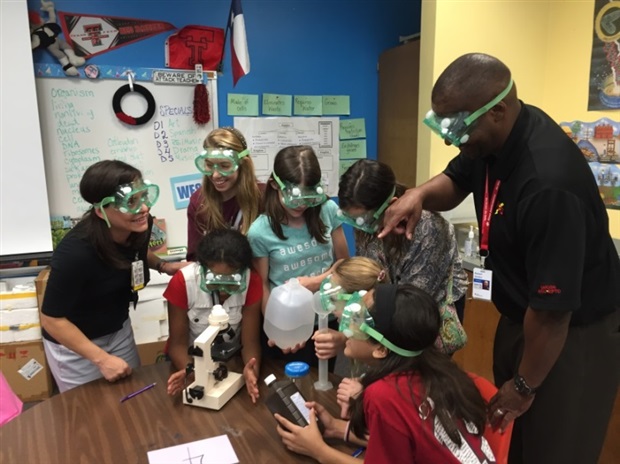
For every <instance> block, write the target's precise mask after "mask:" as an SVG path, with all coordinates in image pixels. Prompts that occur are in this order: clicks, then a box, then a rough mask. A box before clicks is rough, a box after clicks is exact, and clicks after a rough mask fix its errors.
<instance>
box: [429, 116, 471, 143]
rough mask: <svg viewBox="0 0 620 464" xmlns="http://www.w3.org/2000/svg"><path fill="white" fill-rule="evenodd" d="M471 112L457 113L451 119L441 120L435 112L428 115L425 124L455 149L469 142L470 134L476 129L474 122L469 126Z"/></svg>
mask: <svg viewBox="0 0 620 464" xmlns="http://www.w3.org/2000/svg"><path fill="white" fill-rule="evenodd" d="M469 116H470V113H469V112H463V113H457V114H454V115H451V116H450V117H444V118H441V117H439V116H437V115H436V114H435V112H434V111H433V110H430V111H429V112H428V113H426V117H425V118H424V124H426V125H427V126H428V127H430V129H431V130H432V131H433V132H434V133H435V134H437V135H439V137H441V138H442V139H444V140H447V141H448V142H450V143H451V144H452V145H454V146H455V147H459V146H461V144H463V143H467V141H468V140H469V133H470V132H471V131H472V129H473V128H474V125H475V124H474V122H475V121H472V122H471V123H470V124H467V122H466V121H467V119H468V118H469Z"/></svg>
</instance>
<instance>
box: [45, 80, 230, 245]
mask: <svg viewBox="0 0 620 464" xmlns="http://www.w3.org/2000/svg"><path fill="white" fill-rule="evenodd" d="M151 71H152V70H151ZM205 76H208V79H205V84H206V85H207V91H208V94H209V110H210V114H211V120H210V121H209V122H208V123H207V124H205V125H202V126H199V125H197V124H196V123H195V122H194V120H193V98H194V87H195V86H194V85H179V84H174V85H166V84H155V83H153V82H151V81H150V80H142V81H139V82H137V84H139V85H142V86H144V87H145V88H147V89H148V90H149V91H150V92H151V93H152V95H153V97H154V99H155V104H156V111H155V114H154V116H153V117H152V118H151V119H150V120H149V121H148V122H147V123H146V124H143V125H138V126H135V125H129V124H125V123H124V122H121V121H120V120H119V119H118V118H117V117H116V115H115V113H114V111H113V108H112V99H113V96H114V94H115V92H116V91H117V89H119V88H120V87H121V86H123V85H125V84H127V83H128V81H127V79H126V78H122V77H121V78H118V79H97V80H90V79H80V78H64V79H55V78H44V77H43V78H42V77H37V79H36V88H37V98H38V106H39V116H40V119H41V135H42V141H43V153H44V155H43V156H44V161H45V174H46V179H47V190H48V196H49V204H50V214H51V215H52V216H62V215H67V216H71V217H79V216H81V215H82V214H83V213H84V212H85V211H86V210H87V209H88V208H89V206H90V205H88V204H87V203H86V202H84V200H82V198H81V196H80V192H79V183H80V179H81V177H82V175H83V173H84V171H85V170H86V168H88V167H89V166H90V165H92V164H94V163H96V162H97V161H100V160H103V159H118V160H122V161H125V162H127V163H129V164H131V165H133V166H135V167H136V168H138V169H140V170H141V171H142V174H143V176H144V178H145V179H148V180H150V181H151V182H153V183H155V184H158V185H159V187H160V197H159V200H158V202H157V204H156V205H155V206H154V207H153V209H152V211H151V213H152V214H153V215H154V216H156V217H158V218H163V219H165V221H166V228H167V234H168V236H167V238H168V246H184V245H186V244H187V243H186V241H187V216H186V210H185V209H183V208H180V207H179V194H181V195H182V196H183V195H185V196H187V195H189V194H191V191H189V190H185V191H184V194H183V193H182V192H181V191H180V190H179V189H175V185H174V182H171V179H174V178H190V179H193V181H192V182H193V183H194V184H196V183H199V182H200V178H201V176H200V174H199V173H198V171H197V169H196V167H195V165H194V159H195V157H196V154H197V153H198V152H200V150H201V149H202V143H203V140H204V138H205V137H206V135H207V134H208V133H209V132H210V131H211V130H213V128H214V127H218V113H217V81H216V78H217V75H216V73H205ZM146 108H147V103H146V100H145V99H144V98H142V97H141V96H139V95H138V94H136V92H131V93H129V94H127V95H126V96H125V97H123V99H122V110H123V111H124V112H125V113H126V114H129V115H131V116H140V115H143V114H144V113H145V112H146ZM193 187H194V185H192V188H193ZM192 191H193V190H192ZM185 199H186V200H187V198H185Z"/></svg>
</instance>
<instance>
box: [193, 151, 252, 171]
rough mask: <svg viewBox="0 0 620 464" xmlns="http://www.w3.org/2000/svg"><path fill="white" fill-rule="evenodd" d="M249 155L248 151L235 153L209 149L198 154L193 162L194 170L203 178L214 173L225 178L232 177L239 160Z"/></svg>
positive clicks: (237, 167)
mask: <svg viewBox="0 0 620 464" xmlns="http://www.w3.org/2000/svg"><path fill="white" fill-rule="evenodd" d="M248 154H249V150H243V151H242V152H237V151H235V150H230V149H220V148H209V149H207V150H204V151H203V152H202V153H200V154H199V155H198V156H197V157H196V159H195V160H194V164H195V165H196V168H198V170H199V171H200V172H201V173H202V174H204V175H205V176H209V177H210V176H212V175H213V174H214V173H215V172H216V171H217V172H218V173H219V174H220V175H222V176H224V177H226V176H231V175H233V174H234V173H235V172H236V171H237V169H239V164H240V163H241V159H242V158H243V157H245V156H247V155H248Z"/></svg>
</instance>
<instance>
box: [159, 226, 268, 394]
mask: <svg viewBox="0 0 620 464" xmlns="http://www.w3.org/2000/svg"><path fill="white" fill-rule="evenodd" d="M197 258H198V262H193V263H190V264H189V265H188V266H186V267H184V268H183V269H181V270H180V271H179V272H177V273H176V274H175V275H174V277H172V279H171V280H170V282H169V284H168V287H167V288H166V291H165V292H164V298H166V299H167V300H168V324H169V328H170V337H169V338H168V345H167V346H166V353H167V355H168V356H169V357H170V360H171V361H172V365H173V367H174V369H176V372H174V373H173V374H172V375H171V376H170V378H169V379H168V394H170V395H175V394H177V393H179V392H180V391H181V390H182V389H183V387H184V385H185V382H184V380H185V375H186V374H185V366H187V364H188V363H190V362H191V361H192V358H191V356H190V355H189V354H188V352H187V348H188V347H189V346H190V345H192V344H193V342H194V340H195V339H196V338H197V337H198V336H199V335H200V334H201V333H202V332H203V331H204V330H205V329H206V328H207V327H209V315H210V314H211V309H212V308H213V306H214V305H216V304H220V305H222V307H223V308H224V310H225V311H226V312H227V313H228V317H229V321H228V323H229V325H230V327H231V328H232V329H233V330H232V332H230V333H227V334H226V335H224V336H223V339H222V341H221V342H220V343H219V344H218V345H217V349H218V350H219V351H224V352H228V353H229V354H230V355H233V353H234V352H235V350H238V349H239V348H241V358H242V360H243V363H244V364H245V368H244V370H243V376H244V378H245V383H246V388H247V390H248V393H249V395H250V397H251V398H252V401H253V402H256V399H257V398H258V386H257V378H258V373H259V372H260V354H261V349H260V342H259V340H260V331H261V327H260V320H261V309H260V305H261V300H262V296H263V287H262V281H261V279H260V276H259V275H258V274H257V273H256V271H254V269H252V249H251V248H250V244H249V242H248V239H247V238H246V237H245V236H244V235H243V234H242V233H241V232H239V231H236V230H233V229H217V230H214V231H212V232H211V233H209V234H207V235H205V236H204V237H203V239H202V240H201V241H200V243H199V244H198V250H197ZM192 381H193V379H188V382H187V383H188V384H189V383H191V382H192Z"/></svg>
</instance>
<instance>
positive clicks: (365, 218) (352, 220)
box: [338, 209, 380, 234]
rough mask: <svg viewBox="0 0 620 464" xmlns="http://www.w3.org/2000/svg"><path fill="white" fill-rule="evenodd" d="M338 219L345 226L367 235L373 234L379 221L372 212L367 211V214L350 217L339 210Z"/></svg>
mask: <svg viewBox="0 0 620 464" xmlns="http://www.w3.org/2000/svg"><path fill="white" fill-rule="evenodd" d="M338 217H339V218H340V219H341V220H342V222H344V223H345V224H349V225H350V226H352V227H354V228H356V229H359V230H361V231H364V232H366V233H368V234H374V233H375V232H376V231H377V230H378V229H379V222H380V221H379V220H378V219H377V218H375V217H374V216H373V212H372V211H369V212H368V213H366V214H362V215H360V216H351V215H349V214H347V213H346V212H345V211H343V210H341V209H339V210H338Z"/></svg>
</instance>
